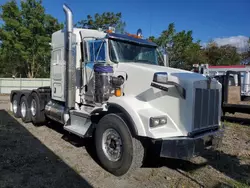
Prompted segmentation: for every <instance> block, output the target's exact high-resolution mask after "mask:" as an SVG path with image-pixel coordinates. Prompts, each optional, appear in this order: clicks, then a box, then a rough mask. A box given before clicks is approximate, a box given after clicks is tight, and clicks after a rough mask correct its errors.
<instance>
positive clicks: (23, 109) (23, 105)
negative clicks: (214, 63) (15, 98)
mask: <svg viewBox="0 0 250 188" xmlns="http://www.w3.org/2000/svg"><path fill="white" fill-rule="evenodd" d="M21 113H22V116H23V117H25V116H26V105H25V103H24V102H22V104H21Z"/></svg>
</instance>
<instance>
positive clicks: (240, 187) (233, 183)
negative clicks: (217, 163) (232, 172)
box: [227, 180, 250, 188]
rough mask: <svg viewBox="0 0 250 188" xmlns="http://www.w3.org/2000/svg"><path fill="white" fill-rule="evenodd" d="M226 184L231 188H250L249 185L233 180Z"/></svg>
mask: <svg viewBox="0 0 250 188" xmlns="http://www.w3.org/2000/svg"><path fill="white" fill-rule="evenodd" d="M227 183H228V184H229V185H230V186H232V187H233V188H250V185H247V184H245V183H241V182H238V181H235V180H228V181H227Z"/></svg>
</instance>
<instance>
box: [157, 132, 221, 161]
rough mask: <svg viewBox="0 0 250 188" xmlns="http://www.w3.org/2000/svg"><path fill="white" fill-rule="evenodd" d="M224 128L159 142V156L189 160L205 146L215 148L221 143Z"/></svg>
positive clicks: (200, 152)
mask: <svg viewBox="0 0 250 188" xmlns="http://www.w3.org/2000/svg"><path fill="white" fill-rule="evenodd" d="M223 133H224V129H222V128H221V129H219V130H216V131H213V132H209V133H205V134H203V135H199V136H197V137H194V138H190V137H175V138H167V139H164V140H162V142H161V150H160V156H161V157H167V158H175V159H183V160H189V159H191V158H192V157H194V156H198V155H201V154H202V152H203V151H204V150H205V149H207V148H213V149H215V148H217V147H219V146H220V145H221V141H222V137H223Z"/></svg>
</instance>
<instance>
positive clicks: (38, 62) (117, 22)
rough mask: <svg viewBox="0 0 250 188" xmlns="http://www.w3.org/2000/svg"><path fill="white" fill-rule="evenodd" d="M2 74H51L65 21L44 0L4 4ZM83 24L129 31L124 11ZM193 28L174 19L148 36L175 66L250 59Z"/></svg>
mask: <svg viewBox="0 0 250 188" xmlns="http://www.w3.org/2000/svg"><path fill="white" fill-rule="evenodd" d="M0 19H1V22H2V24H1V25H0V77H11V76H13V75H14V76H16V77H19V76H21V77H29V78H35V77H49V75H50V56H51V53H50V50H51V47H50V45H49V43H50V41H51V35H52V33H53V32H55V31H57V30H59V29H62V28H63V27H64V24H63V23H59V21H58V20H57V19H56V18H54V17H53V16H51V15H49V14H46V12H45V8H44V7H43V5H42V1H41V0H26V1H21V3H20V6H19V5H18V4H17V2H16V1H15V0H11V1H8V2H6V3H5V4H3V5H1V6H0ZM75 26H76V27H79V28H91V29H98V28H102V29H108V27H109V26H112V27H115V28H116V31H117V32H119V33H125V32H126V22H125V21H123V20H122V14H121V13H120V12H118V13H114V12H103V13H101V14H99V13H96V14H94V15H88V16H87V17H86V18H85V19H83V20H80V21H78V22H77V23H76V24H75ZM192 35H193V32H192V31H185V30H183V31H176V29H175V24H174V23H170V24H169V25H168V27H167V28H166V30H164V31H162V33H161V35H160V36H159V37H155V36H150V37H148V38H147V39H148V40H151V41H153V42H155V43H156V44H157V45H158V46H159V47H161V48H165V49H166V50H167V53H168V57H169V63H170V66H171V67H175V68H181V69H187V70H190V69H191V67H192V65H193V64H197V63H200V64H204V63H208V64H211V65H233V64H240V63H241V62H244V63H246V64H247V63H249V61H250V60H249V59H250V48H249V49H247V51H246V52H244V53H239V52H238V51H237V49H236V47H233V46H230V45H225V46H218V45H217V44H216V43H215V42H213V41H211V42H210V43H208V44H207V45H206V46H202V45H201V41H199V40H198V41H195V40H194V39H193V36H192Z"/></svg>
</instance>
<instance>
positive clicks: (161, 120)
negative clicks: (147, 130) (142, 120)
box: [149, 116, 167, 128]
mask: <svg viewBox="0 0 250 188" xmlns="http://www.w3.org/2000/svg"><path fill="white" fill-rule="evenodd" d="M165 124H167V117H165V116H164V117H151V118H150V125H149V126H150V127H152V128H153V127H157V126H160V125H165Z"/></svg>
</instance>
